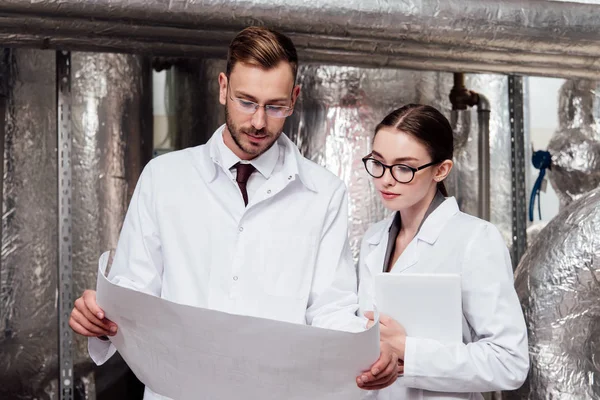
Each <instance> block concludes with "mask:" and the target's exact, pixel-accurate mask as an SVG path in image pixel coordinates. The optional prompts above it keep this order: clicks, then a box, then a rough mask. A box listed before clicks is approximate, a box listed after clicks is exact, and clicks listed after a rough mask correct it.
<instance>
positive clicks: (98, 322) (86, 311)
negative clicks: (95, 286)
mask: <svg viewBox="0 0 600 400" xmlns="http://www.w3.org/2000/svg"><path fill="white" fill-rule="evenodd" d="M69 326H70V327H71V329H73V331H74V332H75V333H79V334H80V335H83V336H88V337H100V336H114V335H115V334H116V333H117V325H116V324H115V323H114V322H112V321H110V320H108V319H106V318H105V316H104V311H102V309H100V307H98V304H96V291H94V290H86V291H85V292H83V294H82V295H81V297H80V298H78V299H77V300H75V307H74V308H73V311H72V312H71V318H70V319H69Z"/></svg>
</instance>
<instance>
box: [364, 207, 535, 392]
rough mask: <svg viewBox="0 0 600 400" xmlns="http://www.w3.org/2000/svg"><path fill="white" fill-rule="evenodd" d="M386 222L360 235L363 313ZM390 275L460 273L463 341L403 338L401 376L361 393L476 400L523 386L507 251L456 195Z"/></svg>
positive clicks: (521, 328) (518, 315) (521, 339)
mask: <svg viewBox="0 0 600 400" xmlns="http://www.w3.org/2000/svg"><path fill="white" fill-rule="evenodd" d="M392 221H393V216H392V217H390V218H388V219H386V220H383V221H381V222H379V223H377V224H375V225H373V226H372V227H371V228H370V229H369V230H368V231H367V233H366V234H365V236H364V239H363V242H362V247H361V253H360V265H359V281H360V285H359V299H360V307H361V311H367V310H369V309H372V308H373V303H374V302H375V298H376V293H374V287H373V278H374V276H375V275H377V274H379V273H381V272H382V271H383V267H384V259H385V253H386V249H387V242H388V232H389V229H390V227H391V225H392ZM390 273H392V274H403V273H434V274H436V273H439V274H446V273H451V274H459V275H460V276H461V290H462V307H463V318H462V326H463V343H459V344H444V343H440V342H438V341H436V340H431V339H425V338H419V337H411V336H408V337H407V338H406V349H405V357H404V376H403V377H399V378H398V379H397V380H396V382H395V383H394V384H393V385H392V386H390V387H388V388H385V389H382V390H380V391H379V392H376V391H374V392H367V393H365V398H369V399H377V400H434V399H435V400H438V399H439V400H441V399H444V400H449V399H455V400H458V399H461V400H466V399H469V400H476V399H477V400H479V399H483V397H482V395H481V394H480V392H490V391H496V390H512V389H516V388H518V387H520V386H521V384H522V383H523V382H524V380H525V378H526V377H527V372H528V370H529V353H528V347H527V329H526V326H525V320H524V318H523V312H522V310H521V305H520V303H519V299H518V297H517V294H516V292H515V288H514V283H513V271H512V264H511V262H510V256H509V254H508V250H507V248H506V245H505V244H504V240H503V239H502V236H501V235H500V232H498V229H496V227H495V226H494V225H492V224H490V223H489V222H487V221H483V220H481V219H478V218H475V217H472V216H470V215H467V214H464V213H462V212H460V210H459V209H458V204H457V203H456V200H455V199H454V198H453V197H451V198H447V199H446V200H445V201H444V202H443V203H442V204H440V205H439V206H438V207H437V208H436V209H435V210H434V211H433V212H432V213H431V214H430V215H429V216H428V217H427V219H426V220H425V221H424V222H423V224H422V226H421V229H420V230H419V231H418V233H417V235H416V236H415V238H414V239H413V240H412V241H411V242H410V243H409V245H408V246H407V247H406V249H405V250H404V252H402V254H401V255H400V257H399V258H398V260H397V261H396V263H395V264H394V266H393V268H392V270H391V271H390ZM398 306H402V305H398ZM404 306H406V307H410V304H406V305H404ZM423 318H427V316H426V315H424V316H423ZM398 322H400V323H402V321H398Z"/></svg>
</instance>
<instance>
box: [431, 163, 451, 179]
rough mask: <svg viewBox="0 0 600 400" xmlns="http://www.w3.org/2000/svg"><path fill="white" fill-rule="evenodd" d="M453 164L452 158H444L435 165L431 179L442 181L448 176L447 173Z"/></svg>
mask: <svg viewBox="0 0 600 400" xmlns="http://www.w3.org/2000/svg"><path fill="white" fill-rule="evenodd" d="M453 166H454V163H453V162H452V160H444V161H443V162H441V163H440V164H439V165H438V166H437V169H436V171H435V175H434V177H433V179H434V180H435V181H436V182H441V181H443V180H444V179H446V178H447V177H448V174H450V171H452V167H453Z"/></svg>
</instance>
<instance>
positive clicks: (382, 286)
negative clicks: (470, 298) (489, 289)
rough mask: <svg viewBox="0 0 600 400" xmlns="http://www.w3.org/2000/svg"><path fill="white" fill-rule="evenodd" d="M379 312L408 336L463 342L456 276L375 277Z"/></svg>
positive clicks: (460, 297) (457, 278)
mask: <svg viewBox="0 0 600 400" xmlns="http://www.w3.org/2000/svg"><path fill="white" fill-rule="evenodd" d="M375 298H376V305H377V309H378V310H379V312H381V313H383V314H387V315H389V316H390V317H392V318H394V319H395V320H396V321H398V322H399V323H400V324H402V326H404V328H405V329H406V334H407V336H412V337H421V338H428V339H435V340H439V341H441V342H447V343H457V342H459V343H460V342H462V296H461V287H460V275H457V274H394V273H381V274H379V275H377V276H375Z"/></svg>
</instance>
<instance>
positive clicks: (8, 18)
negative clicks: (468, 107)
mask: <svg viewBox="0 0 600 400" xmlns="http://www.w3.org/2000/svg"><path fill="white" fill-rule="evenodd" d="M599 10H600V6H599V5H592V4H575V3H569V4H565V3H562V2H549V1H542V0H533V1H529V2H527V3H526V4H522V3H520V2H515V1H506V0H493V1H486V2H480V1H476V0H460V1H459V0H447V1H444V2H440V1H437V0H406V1H402V2H379V1H377V0H361V1H359V0H354V1H353V0H316V1H313V2H306V1H304V0H288V1H286V2H278V1H273V0H253V1H252V0H246V1H240V0H238V1H232V0H228V1H226V0H195V1H189V0H146V1H143V2H140V1H131V0H4V1H2V2H0V43H3V44H4V45H5V46H11V47H16V46H34V47H39V48H59V49H65V48H68V49H72V50H101V51H113V52H115V51H122V52H141V51H144V52H148V53H153V54H160V55H186V56H201V57H206V56H213V57H220V56H222V55H223V48H226V44H227V43H228V42H229V40H231V38H232V37H233V36H234V35H235V32H237V31H239V30H240V29H241V28H243V27H245V26H247V25H249V24H264V25H268V26H272V27H275V28H278V29H280V30H283V31H285V32H286V33H288V34H289V35H290V37H291V38H292V39H293V40H294V42H295V43H296V45H297V47H298V49H299V52H300V54H301V58H302V60H303V61H314V62H322V63H336V64H345V65H354V66H374V67H385V66H387V67H395V68H411V69H423V70H461V71H473V72H483V71H487V72H499V73H513V74H531V75H549V76H563V77H582V78H598V77H600V62H598V57H599V56H600V38H598V36H597V35H596V27H597V26H598V25H599V24H600V12H599ZM490 20H491V21H493V23H492V24H490ZM217 53H219V54H217Z"/></svg>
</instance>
